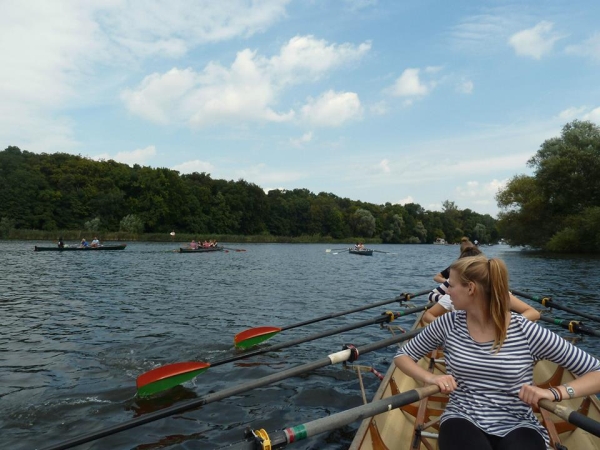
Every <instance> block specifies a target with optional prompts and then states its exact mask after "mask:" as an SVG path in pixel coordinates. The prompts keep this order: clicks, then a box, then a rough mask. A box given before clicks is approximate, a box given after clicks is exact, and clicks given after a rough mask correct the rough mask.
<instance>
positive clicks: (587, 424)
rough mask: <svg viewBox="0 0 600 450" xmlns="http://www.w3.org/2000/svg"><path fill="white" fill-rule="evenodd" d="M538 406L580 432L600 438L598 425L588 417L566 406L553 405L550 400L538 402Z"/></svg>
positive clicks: (599, 425)
mask: <svg viewBox="0 0 600 450" xmlns="http://www.w3.org/2000/svg"><path fill="white" fill-rule="evenodd" d="M539 405H540V407H542V408H544V409H547V410H548V411H550V412H553V413H554V414H556V415H557V416H558V417H560V418H561V419H563V420H566V421H567V422H569V423H572V424H573V425H576V426H578V427H579V428H581V429H582V430H585V431H587V432H588V433H592V434H593V435H594V436H600V423H598V422H596V421H595V420H593V419H590V418H589V417H588V416H585V415H583V414H581V413H580V412H577V411H575V410H573V409H571V408H569V407H568V406H566V405H563V404H560V403H553V402H551V401H550V400H545V399H544V400H540V402H539Z"/></svg>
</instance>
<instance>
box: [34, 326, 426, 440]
mask: <svg viewBox="0 0 600 450" xmlns="http://www.w3.org/2000/svg"><path fill="white" fill-rule="evenodd" d="M420 331H421V328H417V329H415V330H412V331H409V332H407V333H404V334H401V335H397V336H393V337H391V338H388V339H384V340H382V341H378V342H374V343H372V344H368V345H365V346H363V347H359V348H358V349H357V350H358V353H359V355H364V354H366V353H369V352H372V351H375V350H379V349H382V348H385V347H388V346H390V345H394V344H397V343H399V342H403V341H406V340H408V339H410V338H412V337H414V336H416V335H417V334H418V333H419V332H420ZM350 354H351V352H350V350H343V351H341V352H338V353H334V354H332V355H329V356H328V357H327V358H323V359H320V360H318V361H314V362H311V363H307V364H303V365H301V366H297V367H292V368H291V369H287V370H283V371H281V372H277V373H274V374H272V375H268V376H266V377H263V378H259V379H257V380H253V381H249V382H248V383H244V384H241V385H239V386H234V387H232V388H229V389H224V390H222V391H218V392H214V393H212V394H208V395H205V396H203V397H199V398H197V399H194V400H189V401H187V402H184V403H181V404H179V405H174V406H170V407H168V408H165V409H162V410H160V411H156V412H153V413H150V414H146V415H144V416H140V417H137V418H135V419H132V420H130V421H128V422H124V423H121V424H118V425H113V426H111V427H107V428H105V429H103V430H100V431H95V432H92V433H88V434H84V435H81V436H78V437H75V438H73V439H70V440H68V441H65V442H62V443H60V444H56V445H52V446H50V447H46V448H45V449H44V450H64V449H67V448H72V447H75V446H77V445H81V444H84V443H86V442H91V441H95V440H96V439H100V438H103V437H106V436H110V435H112V434H115V433H119V432H121V431H125V430H129V429H131V428H135V427H138V426H140V425H144V424H146V423H150V422H154V421H155V420H159V419H163V418H165V417H169V416H172V415H174V414H179V413H183V412H185V411H189V410H192V409H195V408H198V407H200V406H203V405H206V404H208V403H213V402H216V401H218V400H222V399H224V398H227V397H231V396H233V395H237V394H242V393H244V392H247V391H249V390H251V389H256V388H259V387H262V386H266V385H269V384H271V383H275V382H277V381H281V380H284V379H286V378H290V377H294V376H298V375H301V374H304V373H306V372H310V371H311V370H316V369H320V368H321V367H325V366H328V365H331V364H336V363H338V362H343V361H347V360H348V358H349V357H350Z"/></svg>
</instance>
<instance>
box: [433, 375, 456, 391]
mask: <svg viewBox="0 0 600 450" xmlns="http://www.w3.org/2000/svg"><path fill="white" fill-rule="evenodd" d="M426 382H427V383H428V384H435V385H436V386H438V387H439V388H440V391H441V392H443V393H444V394H448V393H450V392H452V391H454V389H456V380H455V379H454V377H453V376H452V375H435V376H432V377H431V378H429V379H428V380H427V381H426Z"/></svg>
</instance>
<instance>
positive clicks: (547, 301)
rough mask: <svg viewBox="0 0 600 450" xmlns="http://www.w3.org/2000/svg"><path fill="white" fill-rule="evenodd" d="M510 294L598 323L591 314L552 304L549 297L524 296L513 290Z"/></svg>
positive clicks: (598, 319)
mask: <svg viewBox="0 0 600 450" xmlns="http://www.w3.org/2000/svg"><path fill="white" fill-rule="evenodd" d="M511 292H512V293H513V294H514V295H516V296H517V297H525V298H528V299H529V300H533V301H536V302H538V303H540V304H541V305H542V306H545V307H546V308H556V309H560V310H562V311H566V312H570V313H572V314H577V315H578V316H581V317H585V318H586V319H590V320H593V321H594V322H600V317H598V316H593V315H591V314H587V313H584V312H581V311H577V310H576V309H573V308H569V307H568V306H563V305H561V304H560V303H556V302H553V301H552V298H551V297H538V296H536V295H529V294H526V293H525V292H521V291H514V290H511Z"/></svg>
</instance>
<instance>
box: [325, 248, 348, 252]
mask: <svg viewBox="0 0 600 450" xmlns="http://www.w3.org/2000/svg"><path fill="white" fill-rule="evenodd" d="M343 250H348V249H347V248H328V249H327V250H325V253H330V252H341V251H343Z"/></svg>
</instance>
